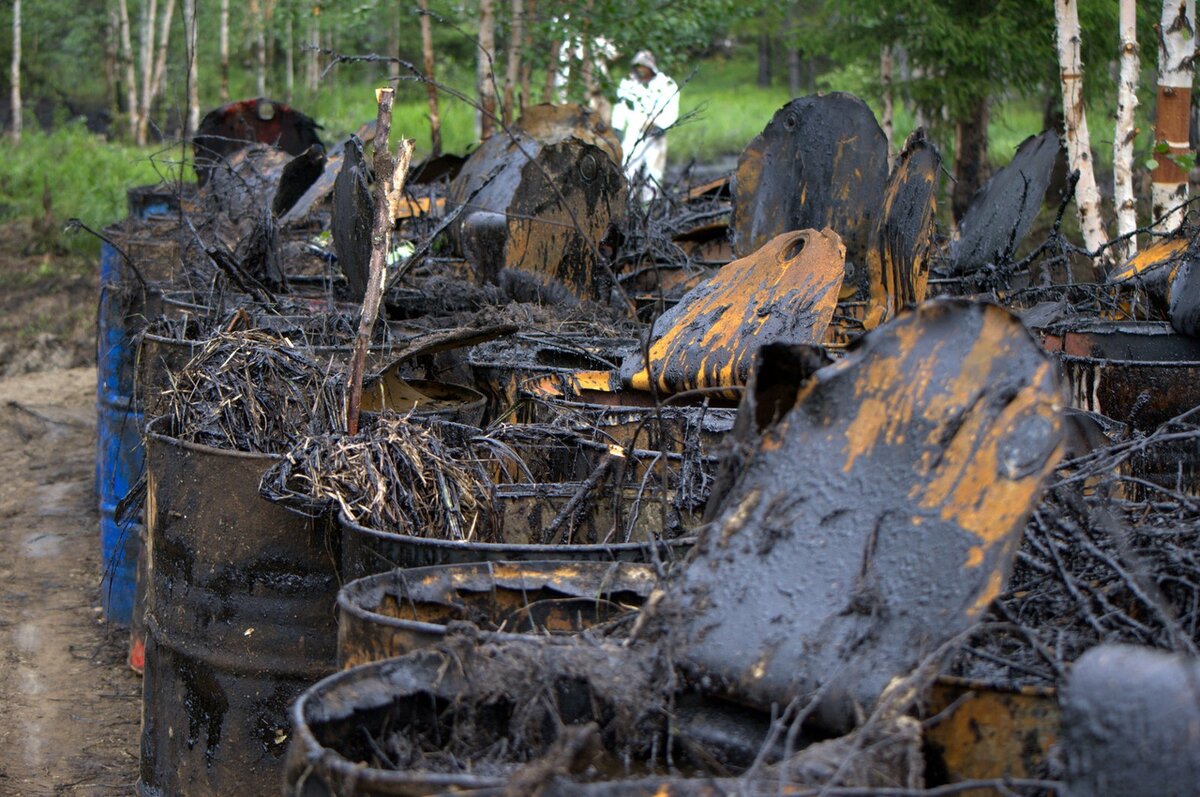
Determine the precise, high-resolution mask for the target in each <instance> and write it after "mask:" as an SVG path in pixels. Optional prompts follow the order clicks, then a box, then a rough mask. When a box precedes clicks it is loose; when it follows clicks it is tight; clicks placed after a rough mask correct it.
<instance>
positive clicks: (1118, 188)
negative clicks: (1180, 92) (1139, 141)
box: [1113, 0, 1140, 261]
mask: <svg viewBox="0 0 1200 797" xmlns="http://www.w3.org/2000/svg"><path fill="white" fill-rule="evenodd" d="M1119 18H1120V25H1119V26H1118V27H1119V29H1120V44H1121V74H1120V78H1119V80H1118V81H1117V123H1116V126H1115V127H1114V129H1113V204H1114V205H1116V211H1117V235H1122V236H1123V235H1129V234H1130V233H1132V232H1133V231H1134V230H1136V229H1137V205H1136V202H1135V200H1134V197H1133V139H1134V136H1135V135H1136V134H1137V128H1136V127H1135V126H1134V122H1133V113H1134V110H1135V109H1136V108H1137V106H1138V98H1137V87H1138V71H1139V69H1140V63H1139V59H1138V46H1137V0H1120V11H1119ZM1116 254H1117V257H1118V258H1119V259H1120V260H1122V261H1123V260H1128V259H1129V258H1131V257H1133V256H1134V255H1135V254H1137V239H1136V238H1134V237H1133V236H1130V238H1129V240H1128V241H1126V242H1125V243H1124V244H1123V245H1122V246H1121V248H1120V250H1118V252H1117V253H1116Z"/></svg>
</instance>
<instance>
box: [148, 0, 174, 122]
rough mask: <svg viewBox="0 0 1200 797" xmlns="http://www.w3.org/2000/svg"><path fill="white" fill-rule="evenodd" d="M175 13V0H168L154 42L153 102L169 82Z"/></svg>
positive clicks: (151, 88) (151, 98)
mask: <svg viewBox="0 0 1200 797" xmlns="http://www.w3.org/2000/svg"><path fill="white" fill-rule="evenodd" d="M174 15H175V0H167V5H166V7H164V8H163V15H162V17H161V18H160V19H159V28H158V39H157V40H156V41H155V44H154V46H155V49H156V50H157V52H156V53H155V56H154V83H153V84H152V85H151V87H150V102H151V103H152V104H153V102H154V101H155V100H156V99H158V98H159V97H161V96H162V92H163V86H164V85H165V84H166V82H167V42H168V40H169V39H170V37H171V17H173V16H174ZM147 115H148V114H147Z"/></svg>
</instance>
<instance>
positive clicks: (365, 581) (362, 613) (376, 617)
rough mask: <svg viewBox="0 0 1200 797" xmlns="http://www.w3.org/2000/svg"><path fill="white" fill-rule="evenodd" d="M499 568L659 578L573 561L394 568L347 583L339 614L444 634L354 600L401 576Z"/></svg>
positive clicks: (641, 567) (630, 566) (622, 565)
mask: <svg viewBox="0 0 1200 797" xmlns="http://www.w3.org/2000/svg"><path fill="white" fill-rule="evenodd" d="M496 565H505V566H509V567H519V568H522V569H527V570H535V569H549V568H561V567H564V566H568V565H570V566H575V567H586V568H588V569H596V570H599V569H600V568H601V567H603V568H606V569H612V568H614V567H615V568H616V569H618V570H637V571H643V572H645V573H648V574H649V575H651V576H655V575H656V574H655V572H654V567H653V566H652V565H650V564H646V563H643V562H622V561H612V562H599V561H569V560H562V559H559V560H553V559H544V560H538V561H531V562H505V561H498V562H455V563H450V564H443V565H429V566H427V567H413V568H404V567H394V568H392V569H391V570H384V571H383V572H380V573H372V574H371V575H368V576H362V577H361V578H356V579H354V580H353V581H350V582H348V583H347V584H345V585H344V586H343V587H342V588H341V589H340V590H338V596H337V607H338V611H339V612H342V611H344V612H346V614H348V615H350V616H352V617H354V618H355V619H357V620H363V621H367V622H370V623H373V624H376V625H382V626H387V627H389V628H403V629H412V630H416V631H424V632H428V633H437V634H444V633H445V632H446V627H447V626H446V625H445V624H442V623H431V622H429V621H427V620H406V619H404V618H400V617H392V616H391V615H387V614H381V613H379V612H375V611H372V610H371V609H369V608H367V607H366V606H364V605H362V604H361V603H356V602H354V600H353V598H355V597H358V596H361V595H363V594H367V593H370V592H372V591H375V590H377V589H386V585H384V584H382V583H380V582H383V581H384V580H385V579H394V578H395V577H396V576H397V574H404V576H413V577H416V578H420V577H422V576H424V575H425V574H427V573H432V572H435V571H444V570H480V571H482V570H487V571H492V570H493V569H494V567H495V566H496ZM655 580H656V581H657V578H655ZM621 583H622V582H621V581H619V580H618V579H617V578H614V579H613V585H614V586H616V585H619V584H621ZM647 595H649V593H647ZM483 633H484V634H485V635H487V634H489V633H496V632H487V631H484V632H483ZM513 636H520V637H530V636H533V635H529V634H520V633H508V634H505V637H506V638H508V637H513Z"/></svg>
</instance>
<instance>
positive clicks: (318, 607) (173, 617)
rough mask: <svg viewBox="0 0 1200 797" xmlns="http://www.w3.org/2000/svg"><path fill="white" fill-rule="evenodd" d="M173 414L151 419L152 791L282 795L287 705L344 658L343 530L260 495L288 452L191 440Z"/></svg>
mask: <svg viewBox="0 0 1200 797" xmlns="http://www.w3.org/2000/svg"><path fill="white" fill-rule="evenodd" d="M167 421H168V419H167V418H161V419H159V420H158V421H155V422H152V423H151V424H150V426H149V427H148V430H147V455H148V464H149V497H148V499H147V515H148V518H149V546H148V547H149V551H150V562H149V573H150V589H149V595H148V600H149V607H148V609H149V610H148V612H147V616H146V625H147V643H146V664H145V680H144V686H143V689H144V691H143V706H142V745H141V747H142V757H141V779H140V781H139V784H138V789H139V793H140V794H142V795H143V796H144V797H151V796H153V797H158V795H187V796H189V797H191V796H193V795H203V796H204V797H208V796H209V795H212V796H213V797H216V795H230V794H270V793H275V792H276V791H277V789H278V788H279V781H280V777H281V775H282V772H283V753H284V751H285V748H286V745H287V741H288V723H287V708H288V705H289V704H290V703H291V701H292V700H293V699H294V698H295V697H296V696H297V695H298V694H300V692H301V691H302V690H303V689H305V688H306V687H307V686H309V685H310V684H312V683H313V682H314V681H316V680H317V679H319V678H321V677H322V676H324V675H326V674H328V673H330V672H332V671H333V669H334V667H335V664H336V638H337V630H336V624H335V622H334V613H333V607H334V604H335V601H336V596H337V586H338V582H337V576H336V572H335V566H334V562H335V557H336V540H334V539H329V538H328V537H327V534H326V532H325V527H324V526H323V525H319V524H314V523H313V522H311V521H309V520H308V519H306V518H304V517H303V516H301V515H298V514H296V513H292V512H289V511H287V510H285V509H283V508H281V507H278V506H276V505H274V504H272V503H270V502H269V501H266V500H264V499H262V498H260V497H259V494H258V484H259V480H260V479H261V477H262V474H263V472H264V471H265V470H266V469H267V467H269V466H270V465H271V463H272V462H274V461H275V460H276V459H277V458H276V457H273V456H268V455H263V454H249V453H242V452H237V451H224V450H220V449H216V448H210V447H208V446H203V445H195V444H191V443H185V442H181V441H180V440H178V439H177V438H175V437H173V436H171V435H169V434H168V432H173V431H174V430H172V429H169V428H168V427H167V426H166V425H165V424H166V423H167Z"/></svg>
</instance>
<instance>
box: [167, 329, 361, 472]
mask: <svg viewBox="0 0 1200 797" xmlns="http://www.w3.org/2000/svg"><path fill="white" fill-rule="evenodd" d="M339 376H340V374H339V373H337V369H333V371H332V372H331V369H330V368H329V367H328V365H327V364H322V363H318V362H316V361H314V360H312V359H310V358H309V357H308V356H306V355H305V354H304V353H303V352H302V351H301V350H298V349H297V348H295V347H294V346H290V345H287V341H285V340H284V339H282V338H279V337H276V336H274V335H271V334H270V333H267V332H263V331H251V332H231V333H226V334H221V335H217V336H214V337H212V338H210V339H209V340H208V342H207V343H206V344H205V345H204V348H203V349H201V350H200V352H199V353H198V354H196V356H195V357H193V358H192V360H191V361H190V362H189V363H188V364H187V366H186V367H185V368H184V369H183V371H182V372H180V373H179V374H178V376H177V380H176V382H175V385H174V388H173V389H172V390H171V391H170V394H169V396H168V397H167V401H166V415H167V417H168V418H169V419H170V420H169V422H168V428H167V432H168V433H169V434H171V435H173V436H175V437H177V438H178V439H180V440H183V441H185V442H192V443H202V444H204V445H208V446H212V447H214V448H223V449H231V450H234V451H249V452H259V453H265V454H281V453H283V452H285V451H287V450H288V449H289V448H291V446H293V445H294V444H295V443H297V442H299V440H300V439H301V438H302V437H303V436H305V435H314V434H321V433H323V432H326V431H332V430H334V429H339V428H342V427H343V426H344V415H345V408H344V406H343V404H344V382H343V381H342V380H340V379H339V378H338V377H339Z"/></svg>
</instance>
